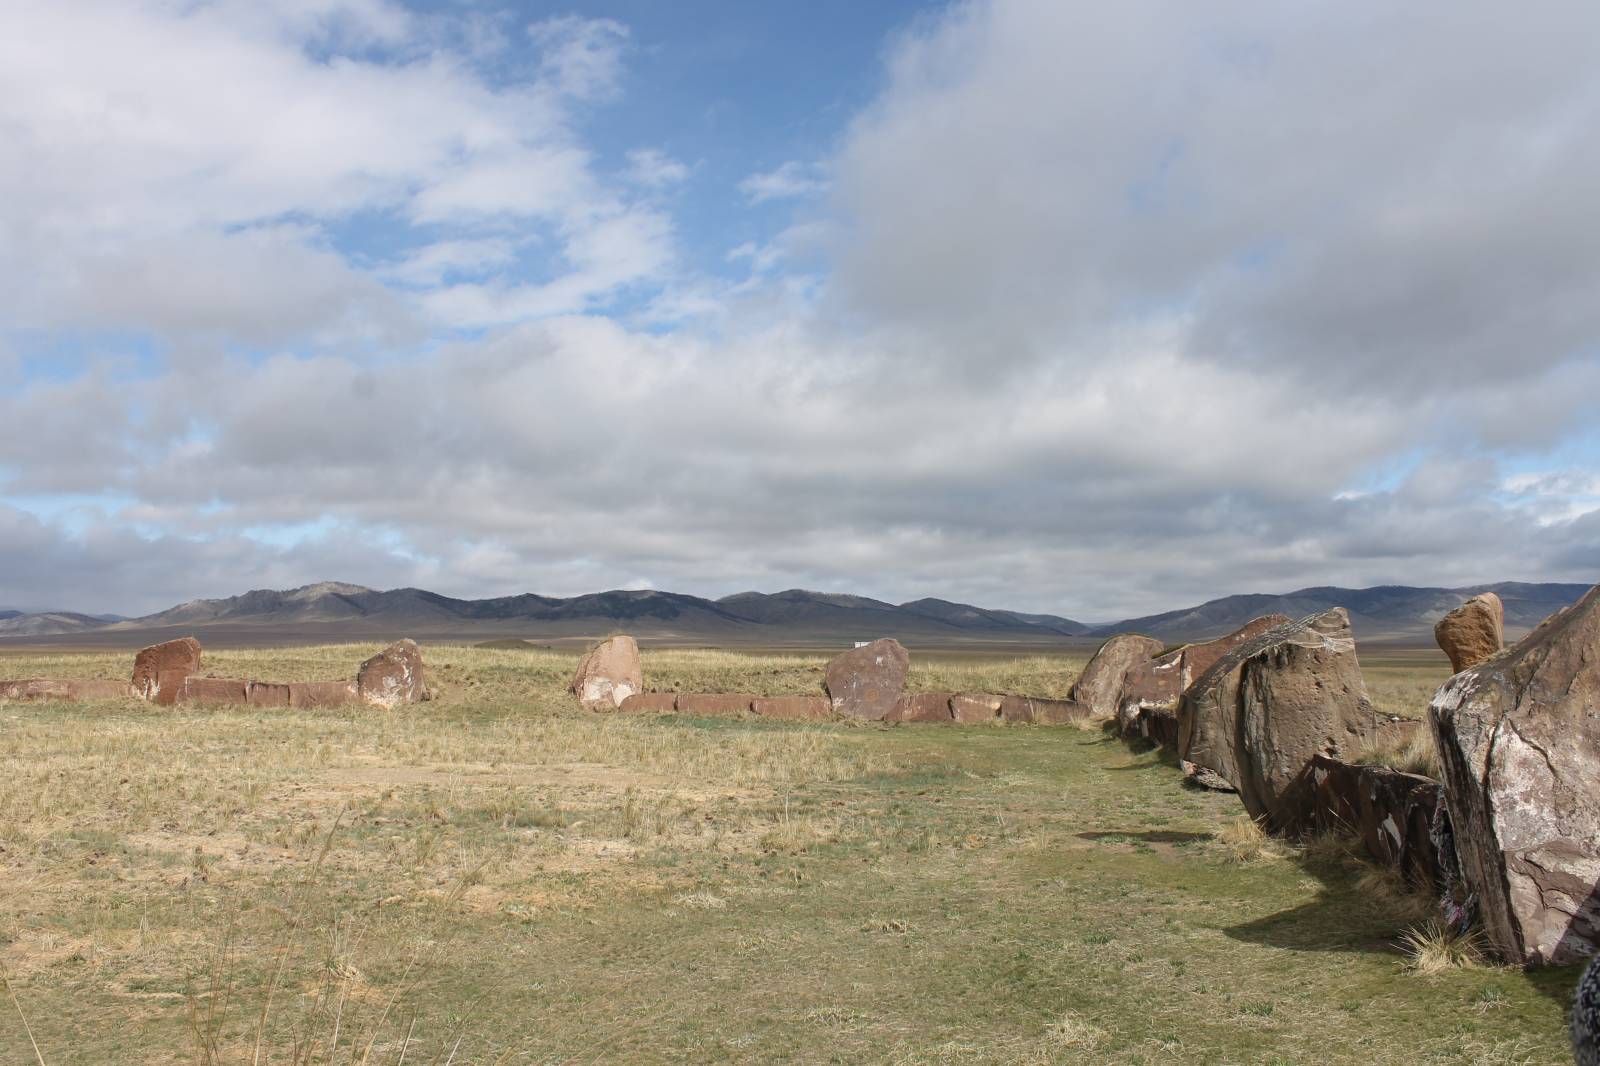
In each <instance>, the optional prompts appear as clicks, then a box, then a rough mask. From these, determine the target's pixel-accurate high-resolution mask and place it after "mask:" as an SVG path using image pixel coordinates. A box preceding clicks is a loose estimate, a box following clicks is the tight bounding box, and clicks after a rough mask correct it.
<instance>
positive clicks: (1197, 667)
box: [1117, 614, 1289, 747]
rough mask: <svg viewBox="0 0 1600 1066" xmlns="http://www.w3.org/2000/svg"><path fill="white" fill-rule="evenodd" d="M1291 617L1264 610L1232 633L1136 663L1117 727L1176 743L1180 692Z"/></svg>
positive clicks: (1126, 685) (1167, 743)
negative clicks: (1174, 724) (1173, 724)
mask: <svg viewBox="0 0 1600 1066" xmlns="http://www.w3.org/2000/svg"><path fill="white" fill-rule="evenodd" d="M1288 621H1289V616H1288V615H1283V614H1268V615H1262V616H1261V617H1260V618H1255V619H1252V620H1251V621H1249V622H1246V623H1245V624H1244V625H1242V626H1240V627H1239V628H1238V629H1236V630H1234V631H1233V632H1232V633H1229V634H1227V635H1226V636H1222V637H1218V638H1216V639H1215V640H1207V641H1202V642H1201V643H1198V644H1186V645H1184V646H1183V647H1181V648H1175V649H1174V650H1172V651H1170V652H1167V653H1166V654H1165V655H1158V656H1156V657H1155V658H1154V659H1144V660H1141V661H1139V662H1136V663H1134V664H1133V665H1132V666H1130V667H1129V668H1128V673H1127V675H1126V676H1125V677H1124V679H1123V683H1122V695H1121V696H1120V697H1118V704H1117V732H1118V733H1119V734H1121V735H1122V736H1125V737H1133V736H1143V737H1146V738H1149V739H1152V740H1156V741H1157V742H1158V743H1160V744H1161V745H1162V746H1163V747H1172V746H1174V745H1175V744H1176V742H1177V737H1176V734H1175V733H1173V732H1172V731H1171V730H1170V729H1169V728H1168V725H1169V722H1168V719H1170V721H1171V722H1176V721H1177V719H1176V717H1175V716H1176V712H1177V709H1178V699H1179V697H1181V696H1182V695H1183V694H1184V692H1186V691H1188V689H1189V688H1190V687H1191V686H1192V685H1193V684H1194V683H1195V682H1196V681H1197V680H1199V679H1200V677H1201V676H1203V675H1204V674H1205V672H1206V671H1207V670H1209V669H1211V667H1212V666H1213V665H1214V664H1215V663H1216V661H1217V660H1218V659H1220V658H1222V657H1223V656H1224V655H1226V654H1228V652H1230V651H1232V650H1233V649H1234V648H1237V647H1238V646H1239V645H1241V644H1243V643H1245V642H1246V641H1249V640H1254V639H1255V638H1256V637H1258V636H1260V635H1261V634H1262V633H1265V632H1266V631H1267V630H1269V629H1271V628H1272V627H1274V626H1279V625H1283V624H1284V623H1285V622H1288ZM1149 711H1165V712H1167V714H1166V715H1161V714H1151V715H1147V714H1146V712H1149Z"/></svg>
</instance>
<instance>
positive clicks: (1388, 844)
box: [1311, 755, 1446, 895]
mask: <svg viewBox="0 0 1600 1066" xmlns="http://www.w3.org/2000/svg"><path fill="white" fill-rule="evenodd" d="M1311 781H1312V787H1313V788H1314V790H1315V792H1316V805H1315V815H1314V824H1315V825H1316V827H1317V828H1318V829H1323V830H1329V831H1333V832H1343V833H1351V834H1353V835H1354V836H1356V837H1357V838H1358V839H1359V840H1360V841H1361V847H1362V850H1363V851H1365V852H1366V853H1367V855H1368V856H1369V857H1370V858H1372V859H1373V860H1374V861H1376V862H1380V863H1383V864H1384V865H1386V866H1391V867H1393V868H1394V869H1396V870H1399V871H1400V872H1401V873H1403V874H1404V875H1405V878H1406V882H1407V883H1408V884H1410V885H1412V886H1414V887H1416V888H1425V889H1428V890H1429V891H1431V892H1433V893H1434V894H1435V895H1437V894H1438V893H1439V892H1440V891H1441V890H1442V889H1444V888H1445V887H1446V884H1445V881H1446V874H1445V871H1444V870H1443V868H1442V867H1441V865H1440V863H1439V854H1438V846H1437V844H1436V843H1435V840H1434V836H1435V832H1434V820H1435V818H1436V817H1438V812H1439V805H1440V804H1442V803H1443V802H1444V790H1443V789H1442V788H1441V787H1440V785H1439V782H1437V781H1434V780H1432V779H1430V778H1426V777H1421V776H1419V775H1417V774H1407V773H1401V772H1400V771H1399V770H1391V769H1390V768H1388V767H1386V766H1356V765H1352V764H1351V763H1347V762H1342V761H1340V760H1338V759H1330V758H1328V757H1327V756H1326V755H1317V756H1315V757H1313V758H1312V760H1311Z"/></svg>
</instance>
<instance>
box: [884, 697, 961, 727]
mask: <svg viewBox="0 0 1600 1066" xmlns="http://www.w3.org/2000/svg"><path fill="white" fill-rule="evenodd" d="M950 700H951V693H949V692H907V693H905V694H904V695H902V696H901V697H900V698H899V699H898V700H896V701H895V704H894V710H893V711H890V712H889V714H888V715H887V716H886V717H885V718H884V721H885V722H942V723H944V724H946V725H948V724H949V723H950V722H953V721H954V720H955V719H954V718H952V717H951V715H950Z"/></svg>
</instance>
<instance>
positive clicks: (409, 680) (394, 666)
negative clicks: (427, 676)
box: [356, 639, 428, 708]
mask: <svg viewBox="0 0 1600 1066" xmlns="http://www.w3.org/2000/svg"><path fill="white" fill-rule="evenodd" d="M356 694H357V695H359V696H360V697H361V699H362V700H363V701H364V702H366V703H370V704H372V705H373V706H375V707H390V708H392V707H395V706H397V705H398V704H402V703H418V702H420V701H422V700H425V699H427V698H428V685H427V683H426V682H425V681H424V680H423V676H422V650H421V649H420V648H418V647H417V642H416V641H414V640H410V639H406V640H397V641H395V642H394V643H393V644H391V645H389V646H388V647H387V648H385V649H383V650H382V651H380V652H379V653H378V654H376V655H374V656H373V657H372V658H370V659H368V660H367V661H366V662H364V663H362V664H361V669H360V670H358V671H357V672H356Z"/></svg>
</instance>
